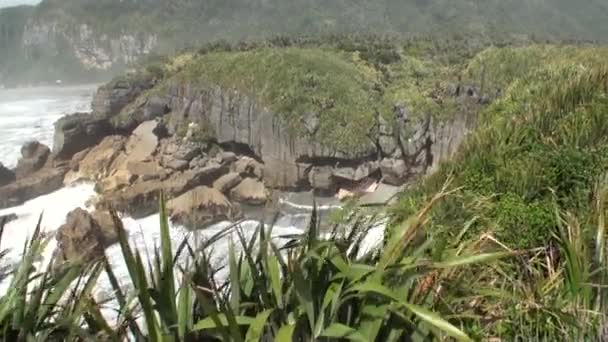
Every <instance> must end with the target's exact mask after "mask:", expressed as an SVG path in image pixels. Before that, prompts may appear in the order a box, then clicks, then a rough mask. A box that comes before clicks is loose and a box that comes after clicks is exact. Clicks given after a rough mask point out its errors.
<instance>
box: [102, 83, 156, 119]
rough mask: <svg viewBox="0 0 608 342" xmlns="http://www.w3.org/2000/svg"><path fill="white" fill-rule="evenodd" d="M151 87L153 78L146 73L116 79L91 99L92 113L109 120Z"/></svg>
mask: <svg viewBox="0 0 608 342" xmlns="http://www.w3.org/2000/svg"><path fill="white" fill-rule="evenodd" d="M153 86H154V77H153V75H151V74H148V73H138V74H132V75H128V76H126V77H118V78H116V79H114V80H112V81H111V82H109V83H108V84H106V85H104V86H102V87H100V88H99V90H98V91H97V93H96V94H95V97H94V98H93V103H92V108H93V112H94V113H97V114H99V115H101V116H102V117H104V118H111V117H113V116H115V115H116V114H118V113H119V112H120V111H121V110H122V109H123V108H124V107H125V106H126V105H128V104H129V103H131V102H132V101H134V100H135V99H136V98H137V96H139V95H140V94H141V93H142V92H144V91H146V90H148V89H150V88H152V87H153Z"/></svg>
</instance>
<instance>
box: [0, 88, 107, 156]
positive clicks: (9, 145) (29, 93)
mask: <svg viewBox="0 0 608 342" xmlns="http://www.w3.org/2000/svg"><path fill="white" fill-rule="evenodd" d="M95 89H96V86H95V85H82V86H72V87H37V88H25V89H5V90H0V162H2V163H3V164H4V165H5V166H7V167H14V166H15V165H16V164H17V160H19V156H20V150H21V146H22V145H23V144H24V143H25V142H27V141H30V140H38V141H40V142H41V143H43V144H45V145H47V146H49V147H52V144H53V123H55V121H57V120H58V119H59V118H61V117H62V116H64V115H66V114H72V113H76V112H89V111H90V110H91V99H92V97H93V94H94V93H95Z"/></svg>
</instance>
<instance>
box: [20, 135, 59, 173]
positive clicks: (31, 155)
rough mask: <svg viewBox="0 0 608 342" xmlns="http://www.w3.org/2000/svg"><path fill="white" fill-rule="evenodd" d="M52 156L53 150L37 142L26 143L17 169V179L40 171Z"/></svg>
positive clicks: (22, 148)
mask: <svg viewBox="0 0 608 342" xmlns="http://www.w3.org/2000/svg"><path fill="white" fill-rule="evenodd" d="M50 154H51V150H50V149H49V148H48V147H47V146H45V145H43V144H41V143H39V142H37V141H30V142H28V143H25V144H24V145H23V146H22V147H21V159H19V162H18V163H17V168H16V169H15V174H16V176H17V178H18V179H20V178H23V177H26V176H28V175H30V174H32V173H34V172H36V171H38V170H40V169H41V168H42V167H43V166H44V164H46V162H47V160H48V158H49V155H50Z"/></svg>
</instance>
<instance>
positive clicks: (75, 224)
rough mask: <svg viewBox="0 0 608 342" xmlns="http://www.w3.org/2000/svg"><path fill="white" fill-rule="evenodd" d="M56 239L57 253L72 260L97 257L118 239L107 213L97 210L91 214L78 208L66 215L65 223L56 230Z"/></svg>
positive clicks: (91, 259) (88, 260) (87, 260)
mask: <svg viewBox="0 0 608 342" xmlns="http://www.w3.org/2000/svg"><path fill="white" fill-rule="evenodd" d="M56 239H57V254H58V255H59V256H60V257H61V258H62V259H63V260H65V261H72V262H78V261H80V262H90V261H93V260H95V259H98V258H100V257H101V256H103V254H104V251H105V249H106V248H107V247H109V246H110V245H112V244H114V243H116V242H117V240H118V239H117V234H116V230H115V228H114V226H113V221H112V218H111V216H110V215H109V214H104V213H100V212H98V213H94V214H93V215H91V214H90V213H89V212H87V211H86V210H83V209H80V208H78V209H75V210H73V211H71V212H70V213H69V214H68V215H67V218H66V223H65V224H64V225H62V226H61V227H59V229H58V230H57V235H56Z"/></svg>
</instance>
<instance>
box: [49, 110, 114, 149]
mask: <svg viewBox="0 0 608 342" xmlns="http://www.w3.org/2000/svg"><path fill="white" fill-rule="evenodd" d="M112 132H113V129H112V127H111V126H110V123H109V122H108V120H107V119H105V118H103V117H100V116H99V115H95V114H88V113H79V114H72V115H68V116H65V117H63V118H61V119H59V120H58V121H57V122H56V123H55V135H54V138H53V155H54V156H55V158H58V159H65V160H69V159H71V158H72V156H74V154H76V153H78V152H80V151H83V150H85V149H87V148H89V147H91V146H94V145H96V144H97V143H99V142H100V141H101V140H102V139H103V138H105V137H107V136H108V135H110V134H112Z"/></svg>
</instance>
